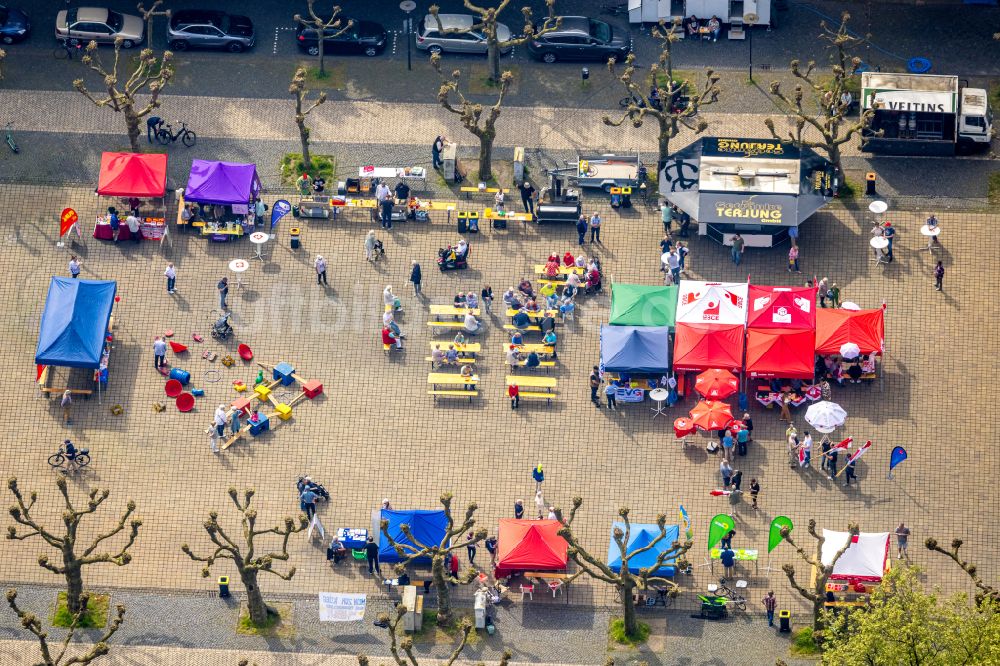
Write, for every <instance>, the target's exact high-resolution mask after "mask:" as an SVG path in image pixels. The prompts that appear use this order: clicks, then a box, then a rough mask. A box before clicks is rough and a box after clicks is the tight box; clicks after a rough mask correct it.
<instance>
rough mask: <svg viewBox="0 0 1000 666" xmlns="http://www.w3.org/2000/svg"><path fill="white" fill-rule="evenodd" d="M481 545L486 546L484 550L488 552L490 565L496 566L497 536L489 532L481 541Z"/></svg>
mask: <svg viewBox="0 0 1000 666" xmlns="http://www.w3.org/2000/svg"><path fill="white" fill-rule="evenodd" d="M483 545H484V546H486V552H487V553H489V554H490V566H492V567H496V565H497V537H496V535H495V534H491V535H490V536H488V537H487V538H486V540H485V541H483Z"/></svg>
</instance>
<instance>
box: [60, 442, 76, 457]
mask: <svg viewBox="0 0 1000 666" xmlns="http://www.w3.org/2000/svg"><path fill="white" fill-rule="evenodd" d="M63 446H64V447H65V449H66V459H67V460H69V461H70V462H74V461H75V460H76V455H77V448H76V447H75V446H73V442H71V441H69V440H68V439H67V440H66V441H65V442H63Z"/></svg>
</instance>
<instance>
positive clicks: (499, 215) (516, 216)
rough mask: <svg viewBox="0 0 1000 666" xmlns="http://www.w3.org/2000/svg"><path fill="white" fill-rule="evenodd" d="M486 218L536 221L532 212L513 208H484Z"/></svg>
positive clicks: (484, 217)
mask: <svg viewBox="0 0 1000 666" xmlns="http://www.w3.org/2000/svg"><path fill="white" fill-rule="evenodd" d="M483 219H484V220H508V221H514V222H534V221H535V216H534V215H532V214H531V213H516V212H514V211H512V210H508V211H499V210H493V209H492V208H486V209H484V210H483Z"/></svg>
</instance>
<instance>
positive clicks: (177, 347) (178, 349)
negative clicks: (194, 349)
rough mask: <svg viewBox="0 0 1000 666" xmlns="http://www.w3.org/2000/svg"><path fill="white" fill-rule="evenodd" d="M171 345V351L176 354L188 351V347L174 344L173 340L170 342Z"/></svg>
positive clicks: (177, 343)
mask: <svg viewBox="0 0 1000 666" xmlns="http://www.w3.org/2000/svg"><path fill="white" fill-rule="evenodd" d="M169 344H170V349H171V350H173V352H174V353H175V354H180V353H181V352H186V351H187V345H182V344H181V343H179V342H174V341H173V340H170V341H169Z"/></svg>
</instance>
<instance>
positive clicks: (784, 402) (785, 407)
mask: <svg viewBox="0 0 1000 666" xmlns="http://www.w3.org/2000/svg"><path fill="white" fill-rule="evenodd" d="M780 400H781V416H780V417H778V420H779V421H787V422H789V423H791V422H792V411H791V404H792V396H791V395H789V394H788V391H785V392H784V393H782V394H781V398H780Z"/></svg>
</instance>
